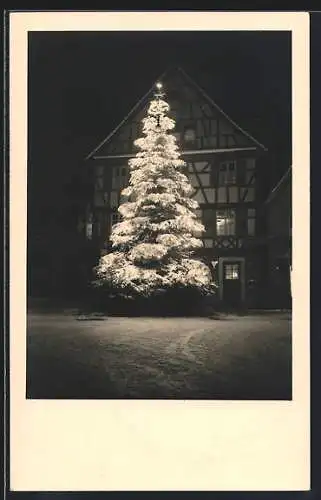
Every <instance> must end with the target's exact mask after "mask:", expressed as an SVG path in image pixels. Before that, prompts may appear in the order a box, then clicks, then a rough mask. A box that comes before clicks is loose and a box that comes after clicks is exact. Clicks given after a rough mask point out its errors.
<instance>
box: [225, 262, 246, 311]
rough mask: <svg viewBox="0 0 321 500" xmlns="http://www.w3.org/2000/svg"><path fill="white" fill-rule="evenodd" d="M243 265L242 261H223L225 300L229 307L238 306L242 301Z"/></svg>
mask: <svg viewBox="0 0 321 500" xmlns="http://www.w3.org/2000/svg"><path fill="white" fill-rule="evenodd" d="M241 272H242V267H241V262H240V261H237V260H235V261H231V260H229V261H226V262H223V280H222V285H223V297H222V299H223V302H224V305H226V306H228V307H238V306H240V304H241V302H242V276H241Z"/></svg>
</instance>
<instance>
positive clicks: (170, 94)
mask: <svg viewBox="0 0 321 500" xmlns="http://www.w3.org/2000/svg"><path fill="white" fill-rule="evenodd" d="M161 82H162V83H163V88H164V90H165V92H166V100H167V101H168V103H169V105H170V108H171V116H172V117H173V118H174V119H175V121H176V129H175V134H176V137H177V140H178V143H179V145H180V150H181V152H182V157H183V159H184V160H185V161H186V163H187V171H188V174H189V176H190V180H191V182H192V185H193V187H194V195H193V196H194V198H195V199H196V200H197V201H198V203H199V206H200V209H199V215H200V217H201V219H202V220H203V223H204V225H205V228H206V232H205V233H204V234H203V236H202V239H203V249H202V254H203V257H204V258H205V259H206V260H207V261H208V263H209V264H210V265H211V263H212V264H213V263H214V262H217V265H213V272H214V273H215V278H216V280H217V282H218V284H219V291H218V299H219V300H220V301H221V302H222V303H223V304H226V305H227V306H233V307H234V306H239V305H242V304H243V305H247V306H249V307H255V306H258V305H259V304H258V303H259V300H260V292H259V291H260V290H261V288H262V283H263V281H264V269H265V267H266V266H265V263H266V248H265V237H264V236H265V235H264V224H263V223H261V222H260V217H261V211H260V210H258V208H259V207H261V205H262V203H263V197H264V194H263V193H264V185H263V184H264V182H263V183H262V182H261V179H262V176H261V174H260V172H261V169H262V166H261V162H262V158H264V152H265V147H264V146H263V145H262V144H261V143H260V142H258V141H257V140H256V139H255V138H254V137H252V136H251V135H250V134H249V133H248V132H246V131H245V130H243V129H242V128H241V127H240V126H239V125H238V124H236V123H235V122H234V121H233V120H232V119H231V118H230V117H229V116H228V115H227V114H226V113H225V112H224V111H223V110H222V109H221V108H220V107H219V106H218V105H217V104H216V103H215V102H214V101H213V100H212V99H211V98H210V97H209V96H208V95H207V94H206V93H205V92H204V91H203V90H202V89H201V88H200V87H199V86H198V85H197V84H196V83H195V82H194V81H193V80H192V79H191V78H190V77H189V76H188V75H187V74H186V73H185V72H184V71H183V70H182V69H180V68H175V69H171V70H169V71H167V72H166V73H165V74H164V75H162V77H161ZM153 90H154V86H153V87H152V88H151V89H150V91H149V92H147V94H146V95H145V96H144V97H143V98H142V99H141V100H140V101H139V102H138V103H137V104H136V105H135V106H134V108H133V109H132V110H131V111H130V113H129V114H128V115H127V116H126V117H125V118H124V120H123V121H122V122H121V123H120V124H119V125H118V126H117V127H116V129H115V130H114V131H112V132H111V133H110V134H109V135H108V136H107V137H106V138H105V139H104V140H103V142H101V143H100V144H98V146H97V147H96V148H95V149H94V150H93V151H92V152H91V153H90V154H89V155H88V157H87V165H88V168H89V170H90V171H91V173H92V175H93V183H94V191H93V199H92V203H91V205H90V207H89V208H88V214H87V236H88V237H89V238H92V240H93V241H95V242H96V244H97V245H98V246H99V247H100V249H101V251H102V252H106V251H107V250H108V235H109V234H110V231H111V228H112V226H113V224H115V223H116V222H117V221H118V220H119V214H118V212H117V209H118V206H119V204H120V203H121V202H122V198H121V190H122V188H123V187H124V186H126V184H127V182H128V176H129V172H128V160H129V158H131V157H132V156H133V155H135V153H136V149H135V146H134V144H133V143H134V140H135V139H136V138H137V137H139V136H140V135H141V127H142V118H143V117H144V116H145V114H146V109H147V105H148V102H149V99H150V98H151V96H152V94H153Z"/></svg>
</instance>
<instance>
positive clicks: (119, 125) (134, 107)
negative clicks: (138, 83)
mask: <svg viewBox="0 0 321 500" xmlns="http://www.w3.org/2000/svg"><path fill="white" fill-rule="evenodd" d="M173 69H176V70H177V71H179V72H180V73H181V74H182V75H183V76H184V78H185V79H187V80H188V82H189V83H190V84H191V85H192V86H193V87H194V88H195V89H196V90H197V91H198V92H200V93H201V94H202V95H203V97H204V98H205V99H206V100H207V101H208V102H209V104H211V105H212V106H214V108H216V109H217V111H218V112H219V113H221V115H223V116H224V117H225V118H226V119H227V120H228V121H229V122H230V123H231V124H232V125H233V126H234V127H235V128H237V129H238V130H239V131H240V132H241V133H242V134H244V135H245V136H246V137H248V138H249V139H250V140H251V141H252V142H254V143H255V144H256V145H257V146H258V147H259V148H260V149H263V150H264V151H267V150H268V149H267V148H266V147H265V146H264V145H263V144H261V143H260V142H259V141H258V140H256V139H255V138H254V137H253V136H252V135H251V134H250V133H249V132H247V131H246V130H244V129H243V128H242V127H240V126H239V125H238V124H237V123H236V122H235V121H234V120H232V118H231V117H230V116H229V115H227V114H226V113H225V111H223V109H222V108H221V107H220V106H219V105H218V104H216V102H215V101H213V99H212V98H211V97H209V95H208V94H207V93H206V92H205V90H203V89H202V88H201V87H200V86H199V85H198V84H197V83H196V82H195V81H194V80H193V79H192V78H191V77H190V76H189V75H188V74H187V73H186V72H185V70H184V69H183V68H181V67H180V66H170V67H168V68H167V69H166V70H165V71H164V72H163V73H162V74H161V75H160V76H159V77H158V78H157V79H156V80H155V81H154V83H153V85H152V86H151V87H150V89H149V90H148V92H146V94H144V96H143V97H142V98H141V99H139V101H137V103H136V104H135V106H133V107H132V108H131V110H130V111H129V113H128V114H127V115H126V116H125V117H124V118H123V120H121V122H120V123H119V124H118V125H117V126H116V127H115V128H114V129H113V130H112V131H111V132H110V133H109V134H108V135H107V137H105V139H103V140H102V141H101V142H100V143H99V144H98V145H97V146H96V147H95V148H94V149H92V150H91V151H90V153H89V154H88V155H87V156H86V157H85V160H89V159H90V158H92V157H93V155H94V154H95V153H96V151H98V149H100V148H101V147H102V146H103V145H104V144H106V143H107V142H108V141H109V140H110V139H111V138H112V136H113V135H114V134H115V133H116V132H117V131H118V130H119V129H120V127H121V126H122V125H124V124H125V123H126V121H127V120H128V119H129V118H130V117H131V116H132V115H133V114H134V113H135V111H136V110H137V109H138V108H139V107H140V106H141V105H142V104H143V102H144V101H145V100H146V99H147V98H148V97H149V95H150V94H151V93H152V91H153V89H154V87H155V84H156V82H157V81H159V80H161V79H162V78H163V77H164V76H165V75H166V74H167V73H168V72H169V71H171V70H173Z"/></svg>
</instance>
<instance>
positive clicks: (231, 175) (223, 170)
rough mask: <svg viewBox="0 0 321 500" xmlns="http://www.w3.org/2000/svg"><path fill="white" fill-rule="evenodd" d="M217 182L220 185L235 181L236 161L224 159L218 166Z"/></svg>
mask: <svg viewBox="0 0 321 500" xmlns="http://www.w3.org/2000/svg"><path fill="white" fill-rule="evenodd" d="M218 182H219V185H220V186H224V185H225V184H235V183H236V162H235V161H234V160H233V161H224V162H222V163H221V164H220V167H219V176H218Z"/></svg>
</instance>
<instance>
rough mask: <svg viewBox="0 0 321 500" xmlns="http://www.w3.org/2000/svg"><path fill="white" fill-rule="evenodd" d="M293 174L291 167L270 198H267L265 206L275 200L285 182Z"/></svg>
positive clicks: (271, 192) (272, 191) (270, 194)
mask: <svg viewBox="0 0 321 500" xmlns="http://www.w3.org/2000/svg"><path fill="white" fill-rule="evenodd" d="M291 172H292V165H290V167H289V168H288V169H287V171H286V172H285V173H284V174H283V175H282V177H281V179H280V180H279V181H278V182H277V183H276V185H275V186H274V188H273V189H272V190H271V191H270V193H269V195H268V197H267V198H266V200H265V202H264V204H265V205H268V204H269V203H270V202H271V201H272V200H273V198H274V197H275V196H276V194H277V193H278V191H279V190H280V189H281V187H282V186H283V184H284V183H285V181H286V180H287V179H288V178H289V176H290V173H291Z"/></svg>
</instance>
